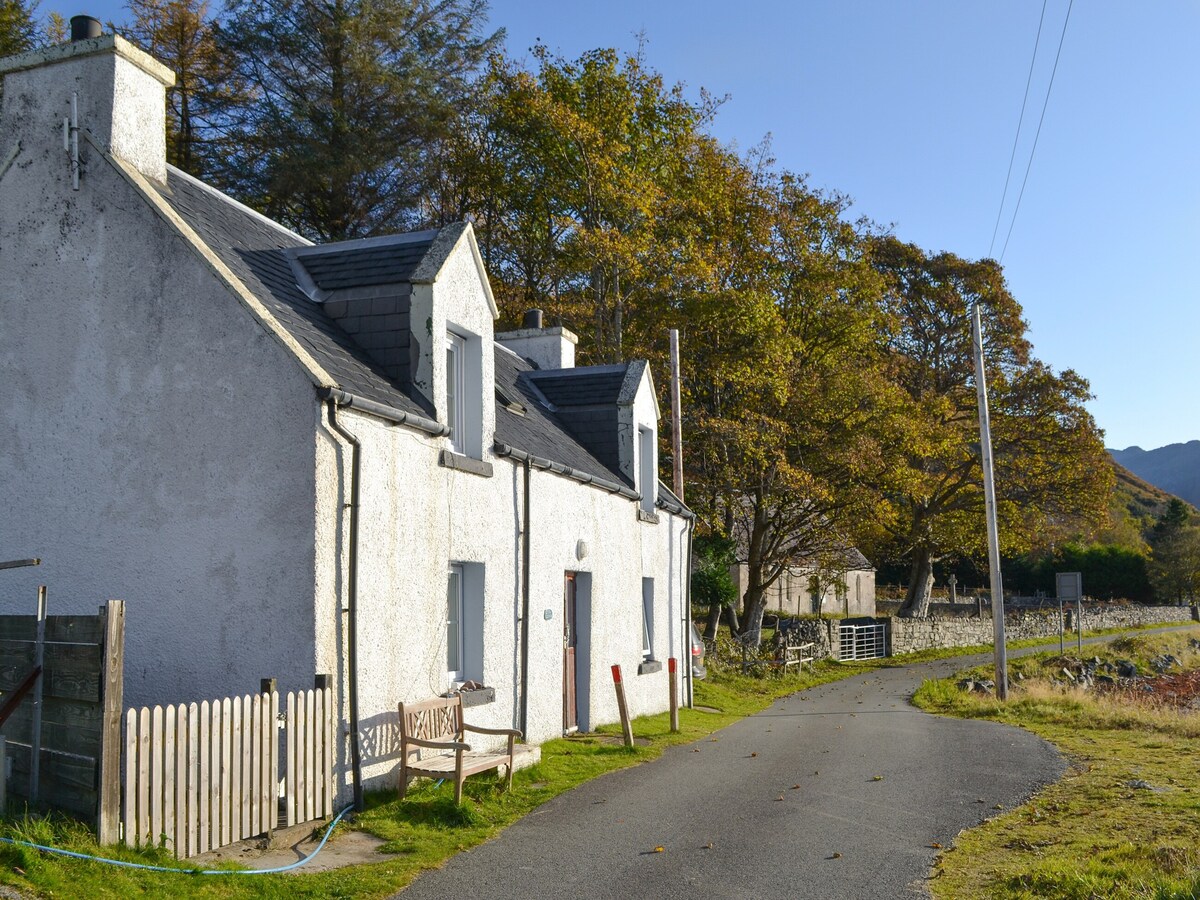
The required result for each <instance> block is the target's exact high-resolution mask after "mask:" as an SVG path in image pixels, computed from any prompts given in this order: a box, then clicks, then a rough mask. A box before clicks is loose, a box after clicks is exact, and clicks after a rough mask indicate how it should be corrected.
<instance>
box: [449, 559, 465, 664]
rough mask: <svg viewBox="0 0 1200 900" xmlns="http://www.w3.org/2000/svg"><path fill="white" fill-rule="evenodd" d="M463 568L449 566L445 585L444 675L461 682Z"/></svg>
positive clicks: (462, 656)
mask: <svg viewBox="0 0 1200 900" xmlns="http://www.w3.org/2000/svg"><path fill="white" fill-rule="evenodd" d="M464 656H465V654H464V652H463V567H462V566H461V565H451V566H450V574H449V577H448V579H447V583H446V674H447V676H448V677H449V679H450V681H462V680H463V658H464Z"/></svg>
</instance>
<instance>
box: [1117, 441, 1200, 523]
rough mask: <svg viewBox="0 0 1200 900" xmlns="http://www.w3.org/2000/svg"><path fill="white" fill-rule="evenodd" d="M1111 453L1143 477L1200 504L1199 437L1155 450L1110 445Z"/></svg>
mask: <svg viewBox="0 0 1200 900" xmlns="http://www.w3.org/2000/svg"><path fill="white" fill-rule="evenodd" d="M1108 454H1109V456H1111V457H1112V459H1113V461H1114V462H1116V463H1117V464H1118V465H1119V466H1122V467H1123V468H1125V469H1128V470H1129V471H1130V472H1132V473H1133V474H1134V475H1136V476H1137V477H1138V478H1140V479H1141V480H1143V481H1145V482H1148V483H1149V484H1151V485H1153V486H1154V487H1156V488H1158V489H1159V490H1162V491H1166V492H1167V493H1170V494H1174V495H1175V496H1177V497H1179V498H1180V499H1181V500H1185V501H1187V502H1188V503H1190V504H1191V505H1192V506H1196V507H1200V440H1195V441H1188V442H1186V443H1179V444H1167V445H1166V446H1165V447H1157V448H1155V449H1154V450H1143V449H1142V448H1141V447H1138V446H1136V445H1135V446H1132V447H1126V448H1125V449H1124V450H1116V449H1113V448H1111V447H1110V448H1108Z"/></svg>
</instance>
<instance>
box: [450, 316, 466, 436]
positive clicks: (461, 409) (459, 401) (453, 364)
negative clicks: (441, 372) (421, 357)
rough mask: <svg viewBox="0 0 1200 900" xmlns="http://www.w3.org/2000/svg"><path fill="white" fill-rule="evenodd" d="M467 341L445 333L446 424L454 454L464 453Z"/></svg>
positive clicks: (461, 337)
mask: <svg viewBox="0 0 1200 900" xmlns="http://www.w3.org/2000/svg"><path fill="white" fill-rule="evenodd" d="M466 381H467V340H466V338H464V337H463V336H462V335H458V334H455V333H454V332H453V331H447V332H446V424H447V425H448V426H449V428H450V435H449V437H450V447H451V449H453V450H454V452H455V453H465V452H466V437H467V414H466V412H467V402H466V400H467V398H466V396H465V394H464V388H465V386H466Z"/></svg>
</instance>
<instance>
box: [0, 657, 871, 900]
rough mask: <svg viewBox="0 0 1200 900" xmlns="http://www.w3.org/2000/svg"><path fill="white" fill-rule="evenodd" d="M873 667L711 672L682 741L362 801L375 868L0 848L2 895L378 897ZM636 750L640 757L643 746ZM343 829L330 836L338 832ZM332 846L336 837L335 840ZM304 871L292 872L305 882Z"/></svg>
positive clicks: (661, 718) (66, 833) (17, 824)
mask: <svg viewBox="0 0 1200 900" xmlns="http://www.w3.org/2000/svg"><path fill="white" fill-rule="evenodd" d="M869 668H871V666H870V665H859V664H838V663H834V662H824V663H819V664H818V665H817V667H816V670H815V671H814V672H804V673H803V674H797V673H787V674H785V675H781V676H774V677H767V678H756V677H752V676H743V675H740V674H733V673H724V672H717V671H712V672H711V674H710V677H709V678H708V679H707V680H705V681H698V682H696V704H697V705H698V706H703V707H707V708H709V709H711V710H716V711H715V712H708V711H702V710H699V709H696V710H691V709H682V710H680V713H679V724H680V731H679V733H678V734H672V733H671V731H670V717H669V715H668V714H667V713H661V714H659V715H654V716H646V717H643V718H640V719H636V720H635V721H634V723H633V731H634V735H635V736H636V737H637V738H638V739H639V746H636V747H634V748H633V749H631V750H627V749H626V748H625V747H624V746H621V744H620V743H619V741H617V742H614V737H615V736H617V735H619V734H620V729H619V726H607V727H604V728H602V729H601V730H600V731H599V732H598V733H597V734H589V735H579V736H576V737H572V738H566V739H560V740H553V741H548V742H546V743H545V744H543V745H542V759H541V762H540V763H538V764H537V765H536V766H534V767H532V768H530V769H525V770H522V771H520V772H517V773H516V775H515V776H514V780H513V789H512V791H504V790H503V789H502V788H501V787H500V786H498V785H497V783H496V781H495V779H494V778H492V777H491V776H489V775H482V776H478V777H476V778H472V779H469V780H468V781H467V783H466V787H465V791H466V799H465V802H464V803H463V804H462V805H461V806H456V805H455V804H454V798H453V786H452V785H451V784H450V783H449V782H447V783H445V784H442V785H441V786H440V787H437V786H435V785H434V783H432V782H423V783H420V784H417V785H415V786H414V787H413V788H411V789H410V790H409V792H408V796H407V797H406V798H405V799H404V800H403V801H399V800H397V799H396V795H395V793H394V792H393V791H388V792H383V793H378V794H370V795H368V797H367V802H366V809H365V810H364V811H363V813H362V814H361V815H360V816H358V818H357V820H356V822H355V823H354V825H353V826H352V827H354V828H359V829H362V830H365V831H368V832H370V833H372V834H375V835H377V836H378V837H380V838H382V839H384V840H385V841H386V844H385V845H384V846H383V847H382V850H383V851H384V852H381V853H380V859H379V862H375V863H369V864H366V865H358V866H352V867H347V868H344V869H339V870H336V871H333V872H321V873H314V874H311V875H306V874H294V875H227V876H226V875H222V876H205V875H192V874H186V873H180V874H174V873H155V872H143V871H138V870H133V869H125V868H117V867H112V866H106V865H104V864H102V863H98V862H88V861H84V860H77V859H70V858H64V857H60V856H53V855H50V854H45V853H42V852H41V851H38V850H33V849H29V848H24V847H15V846H12V845H0V884H8V885H12V886H14V887H17V888H19V889H21V890H23V891H26V892H28V893H30V894H33V895H36V896H46V897H89V898H91V897H95V898H125V897H131V896H139V897H185V898H187V897H235V898H238V897H264V898H279V900H296V898H314V900H315V898H343V897H354V898H371V897H383V896H387V895H389V894H391V893H394V892H395V891H397V890H399V889H400V888H402V887H404V886H405V885H406V884H408V883H409V882H411V881H412V880H413V878H415V877H416V876H417V875H418V874H419V873H420V872H421V871H422V870H424V869H429V868H436V867H438V866H440V865H442V864H443V863H444V862H445V861H446V860H447V859H449V858H450V857H451V856H453V855H454V854H455V853H458V852H459V851H461V850H466V849H469V848H471V847H474V846H477V845H478V844H480V843H482V842H483V841H486V840H488V839H489V838H491V837H493V836H495V835H496V834H498V833H499V832H500V831H501V830H502V829H503V828H504V827H506V826H507V825H510V824H512V823H513V822H515V821H517V820H518V819H520V818H521V817H522V816H524V815H526V814H527V813H529V812H530V811H532V810H533V809H536V808H537V807H538V806H540V805H541V804H543V803H545V802H546V801H547V800H550V799H551V798H553V797H555V796H557V795H558V794H561V793H563V792H564V791H567V790H570V789H571V788H573V787H576V786H577V785H579V784H581V783H583V782H585V781H588V780H590V779H592V778H596V777H598V776H601V775H605V774H607V773H609V772H613V771H616V770H618V769H623V768H626V767H628V766H634V765H638V764H639V763H642V762H645V761H647V760H650V759H654V758H656V757H658V756H659V755H661V754H662V752H663V750H664V749H665V748H667V747H669V746H672V745H675V744H683V743H689V742H691V741H695V740H697V739H699V738H702V737H706V736H707V735H709V734H711V733H712V732H714V731H717V730H719V729H721V728H724V727H725V726H727V725H730V724H732V723H733V722H735V721H737V720H738V719H740V718H742V717H744V716H747V715H751V714H753V713H756V712H758V711H759V710H762V709H764V708H766V707H767V706H769V705H770V704H771V703H772V702H773V701H774V700H776V699H778V698H779V697H783V696H787V695H788V694H792V693H795V692H796V691H798V690H803V689H805V688H808V687H812V686H814V685H817V684H823V683H826V682H830V681H835V680H838V679H840V678H846V677H849V676H851V675H855V674H858V673H859V672H862V671H866V670H868V669H869ZM641 741H645V742H646V744H645V745H644V746H642V745H640V742H641ZM347 827H348V826H345V825H339V826H338V829H339V831H341V830H345V829H346V828H347ZM0 836H3V837H8V838H14V839H17V840H26V841H31V842H33V843H39V844H45V845H49V846H55V847H60V848H63V849H67V850H73V851H76V852H79V853H87V854H94V855H100V856H106V857H112V858H118V859H122V860H126V861H130V862H140V863H145V864H150V865H165V866H178V867H180V868H186V863H184V862H176V861H175V860H173V859H172V858H171V857H170V856H168V855H166V854H164V853H163V852H161V851H134V850H127V849H123V848H112V847H105V848H103V849H101V848H98V847H97V846H96V844H95V841H94V839H93V837H92V835H91V833H90V832H89V831H88V830H87V829H85V828H83V827H82V826H80V825H79V824H77V823H73V822H70V821H68V820H64V819H58V818H50V819H39V818H25V819H20V820H15V821H8V822H4V823H0ZM336 839H337V834H336V833H335V835H334V838H333V840H336ZM302 871H303V870H301V872H302Z"/></svg>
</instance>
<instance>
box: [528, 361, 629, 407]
mask: <svg viewBox="0 0 1200 900" xmlns="http://www.w3.org/2000/svg"><path fill="white" fill-rule="evenodd" d="M628 368H629V367H628V366H623V365H622V366H586V367H581V368H576V369H548V370H539V371H534V372H532V373H531V374H530V375H529V376H528V377H529V378H530V379H531V380H532V381H533V382H534V383H535V384H536V385H537V386H538V389H539V390H540V391H541V392H542V393H543V394H545V395H546V399H547V400H549V401H550V402H551V403H553V404H554V405H555V406H595V405H605V406H608V405H615V404H616V402H617V400H618V399H619V397H620V394H621V385H622V384H623V383H624V381H625V372H626V371H627V369H628Z"/></svg>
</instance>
